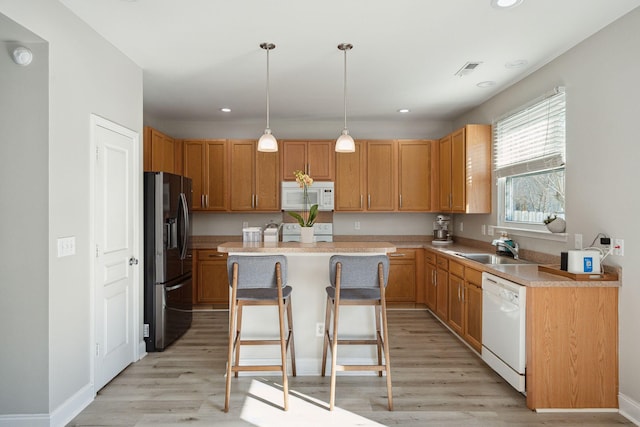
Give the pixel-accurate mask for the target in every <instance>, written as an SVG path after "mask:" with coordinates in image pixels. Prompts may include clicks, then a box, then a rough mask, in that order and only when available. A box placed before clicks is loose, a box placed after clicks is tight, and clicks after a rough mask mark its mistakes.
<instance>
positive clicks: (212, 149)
mask: <svg viewBox="0 0 640 427" xmlns="http://www.w3.org/2000/svg"><path fill="white" fill-rule="evenodd" d="M206 146H207V150H206V153H207V157H206V159H207V160H206V166H207V169H206V174H207V175H206V176H207V184H206V189H207V192H206V199H205V202H206V209H207V210H210V211H226V210H228V207H229V197H228V193H227V162H228V159H227V142H226V141H225V140H207V141H206Z"/></svg>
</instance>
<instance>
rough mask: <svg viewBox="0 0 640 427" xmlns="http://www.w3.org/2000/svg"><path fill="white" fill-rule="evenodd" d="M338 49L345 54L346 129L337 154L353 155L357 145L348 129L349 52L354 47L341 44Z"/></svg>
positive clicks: (340, 138) (339, 140)
mask: <svg viewBox="0 0 640 427" xmlns="http://www.w3.org/2000/svg"><path fill="white" fill-rule="evenodd" d="M338 49H340V50H341V51H343V52H344V129H343V130H342V135H340V136H339V137H338V140H337V141H336V152H338V153H353V152H354V151H356V143H355V142H354V141H353V138H352V137H351V135H349V129H347V51H348V50H351V49H353V45H352V44H349V43H340V44H339V45H338Z"/></svg>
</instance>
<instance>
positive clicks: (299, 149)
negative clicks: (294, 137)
mask: <svg viewBox="0 0 640 427" xmlns="http://www.w3.org/2000/svg"><path fill="white" fill-rule="evenodd" d="M297 170H299V171H302V172H305V173H306V172H307V143H306V142H303V141H283V143H282V180H283V181H295V180H296V178H295V177H294V176H293V172H294V171H297ZM312 178H313V179H316V178H315V177H314V176H312Z"/></svg>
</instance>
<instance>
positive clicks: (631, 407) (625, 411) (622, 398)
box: [618, 393, 640, 426]
mask: <svg viewBox="0 0 640 427" xmlns="http://www.w3.org/2000/svg"><path fill="white" fill-rule="evenodd" d="M618 406H620V415H622V416H623V417H625V418H627V419H628V420H629V421H631V422H632V423H634V424H635V425H638V426H640V402H636V401H635V400H633V399H631V398H630V397H629V396H626V395H624V394H622V393H619V394H618Z"/></svg>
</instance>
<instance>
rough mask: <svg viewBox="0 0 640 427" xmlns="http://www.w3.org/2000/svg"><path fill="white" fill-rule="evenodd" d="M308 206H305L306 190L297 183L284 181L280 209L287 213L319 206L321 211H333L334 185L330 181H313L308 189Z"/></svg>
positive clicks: (281, 189)
mask: <svg viewBox="0 0 640 427" xmlns="http://www.w3.org/2000/svg"><path fill="white" fill-rule="evenodd" d="M307 195H308V198H309V200H308V205H307V206H305V205H304V190H303V189H302V188H300V185H298V183H297V182H295V181H283V182H282V186H281V188H280V197H281V199H280V201H281V203H280V208H281V209H282V210H285V211H302V210H304V209H305V208H309V207H311V206H312V205H316V204H317V205H318V210H319V211H332V210H333V199H334V197H333V196H334V185H333V182H330V181H313V184H311V186H310V187H307Z"/></svg>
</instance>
